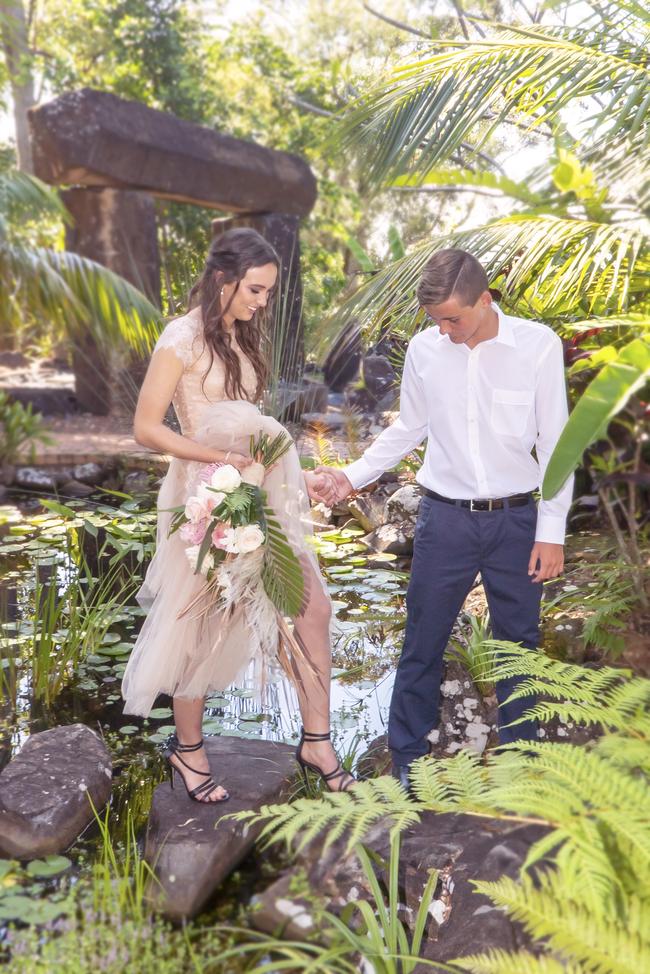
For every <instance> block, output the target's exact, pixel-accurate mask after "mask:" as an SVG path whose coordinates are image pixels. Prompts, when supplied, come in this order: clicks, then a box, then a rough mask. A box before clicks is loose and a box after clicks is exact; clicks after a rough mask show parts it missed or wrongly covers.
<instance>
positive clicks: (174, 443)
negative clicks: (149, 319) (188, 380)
mask: <svg viewBox="0 0 650 974" xmlns="http://www.w3.org/2000/svg"><path fill="white" fill-rule="evenodd" d="M182 374H183V363H182V362H181V360H180V359H179V358H178V356H177V355H176V354H175V352H174V351H172V349H171V348H160V349H158V351H157V352H156V353H155V354H154V355H153V356H152V359H151V361H150V363H149V368H148V369H147V374H146V375H145V377H144V382H143V383H142V388H141V390H140V395H139V396H138V404H137V406H136V409H135V417H134V420H133V435H134V436H135V439H136V442H138V443H139V444H140V445H141V446H146V447H148V449H150V450H155V451H156V452H158V453H169V454H171V455H172V456H174V457H178V458H179V459H180V460H196V461H198V462H199V463H217V462H219V461H224V460H225V459H226V457H227V458H228V463H232V464H233V465H234V466H236V467H244V466H247V465H248V464H249V463H251V462H252V458H251V457H244V456H242V454H240V453H233V452H232V451H228V452H226V451H225V450H214V449H212V448H211V447H209V446H203V445H201V444H200V443H196V442H195V441H194V440H191V439H190V438H189V436H182V435H181V434H180V433H175V432H174V431H173V430H171V429H169V427H168V426H165V424H164V419H165V414H166V413H167V410H168V408H169V404H170V403H171V401H172V397H173V395H174V392H175V391H176V386H177V385H178V382H179V380H180V378H181V376H182ZM244 461H245V462H244Z"/></svg>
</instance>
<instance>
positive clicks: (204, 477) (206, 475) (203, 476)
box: [199, 463, 222, 484]
mask: <svg viewBox="0 0 650 974" xmlns="http://www.w3.org/2000/svg"><path fill="white" fill-rule="evenodd" d="M221 466H222V464H220V463H206V465H205V466H204V467H202V468H201V473H200V474H199V481H200V482H201V483H204V484H206V483H210V480H211V479H212V474H213V473H214V472H215V470H217V469H218V468H219V467H221Z"/></svg>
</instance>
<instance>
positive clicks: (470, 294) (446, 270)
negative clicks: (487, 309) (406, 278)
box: [417, 247, 488, 307]
mask: <svg viewBox="0 0 650 974" xmlns="http://www.w3.org/2000/svg"><path fill="white" fill-rule="evenodd" d="M487 290H488V279H487V274H486V273H485V270H484V268H483V267H482V266H481V264H479V262H478V261H477V259H476V257H473V256H472V254H468V253H467V251H466V250H457V249H455V248H453V247H450V248H449V249H447V250H439V251H438V252H437V253H435V254H434V255H433V257H430V258H429V260H428V261H427V262H426V264H425V266H424V270H423V271H422V276H421V277H420V283H419V284H418V288H417V298H418V301H419V303H420V306H421V307H427V306H430V305H436V304H443V302H445V301H448V300H449V298H450V297H451V296H452V294H453V295H454V296H455V297H456V298H457V299H458V300H459V302H460V303H461V304H462V305H474V304H476V302H477V301H478V299H479V298H480V296H481V295H482V294H483V292H484V291H487Z"/></svg>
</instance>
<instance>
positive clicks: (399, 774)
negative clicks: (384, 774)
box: [391, 761, 415, 798]
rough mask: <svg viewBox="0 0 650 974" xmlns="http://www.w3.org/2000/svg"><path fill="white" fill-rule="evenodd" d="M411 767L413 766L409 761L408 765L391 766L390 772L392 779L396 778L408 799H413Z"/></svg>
mask: <svg viewBox="0 0 650 974" xmlns="http://www.w3.org/2000/svg"><path fill="white" fill-rule="evenodd" d="M412 765H413V762H412V761H409V762H408V764H393V767H392V772H391V773H392V775H393V778H397V780H398V781H399V783H400V785H401V786H402V788H403V789H404V791H405V792H406V793H407V795H408V796H409V798H415V794H414V792H413V785H412V784H411V767H412Z"/></svg>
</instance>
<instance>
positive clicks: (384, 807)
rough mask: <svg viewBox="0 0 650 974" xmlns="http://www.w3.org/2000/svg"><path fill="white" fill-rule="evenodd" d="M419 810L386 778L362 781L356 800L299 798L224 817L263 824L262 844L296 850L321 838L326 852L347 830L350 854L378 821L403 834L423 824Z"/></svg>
mask: <svg viewBox="0 0 650 974" xmlns="http://www.w3.org/2000/svg"><path fill="white" fill-rule="evenodd" d="M420 811H422V809H421V808H418V806H417V805H416V804H415V803H414V802H412V801H411V800H410V799H409V798H408V797H407V795H406V792H405V791H404V789H403V788H402V787H401V785H400V784H399V782H398V781H397V780H396V779H395V778H392V777H390V776H384V777H381V778H375V779H373V780H371V781H361V782H359V784H358V785H356V786H355V789H354V795H352V793H346V792H332V793H331V794H324V795H323V796H322V799H321V800H320V801H318V802H315V801H312V800H311V799H309V798H299V799H298V800H297V801H295V802H293V803H292V804H290V805H263V806H262V807H261V808H260V809H259V811H254V810H248V809H247V810H244V811H241V812H234V813H232V814H231V815H228V816H226V817H227V818H233V819H235V821H239V822H248V823H251V824H254V825H257V824H260V823H263V828H262V831H261V833H260V841H261V842H262V843H263V845H265V846H266V845H270V844H272V843H275V842H282V843H284V844H285V845H286V846H287V847H288V848H292V847H293V848H295V849H296V850H298V851H299V850H301V849H303V848H304V847H305V846H306V845H308V843H309V842H311V840H312V839H315V838H317V837H319V836H324V837H325V844H324V847H325V848H328V847H329V846H330V845H331V844H332V842H334V841H335V839H338V838H339V837H340V836H341V835H343V834H344V833H345V832H346V831H348V830H349V831H348V842H347V846H346V848H347V849H348V851H349V850H350V849H351V848H352V847H353V846H354V844H355V843H356V842H358V841H360V840H361V838H362V837H363V836H365V835H366V834H367V833H368V832H369V831H370V829H371V828H372V826H373V825H375V824H376V822H378V821H379V820H380V819H382V818H384V817H386V818H387V819H388V820H390V822H391V823H392V825H391V831H399V832H401V831H403V830H404V829H406V828H409V827H410V826H412V825H415V824H416V823H417V822H419V820H420V815H419V812H420Z"/></svg>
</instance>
